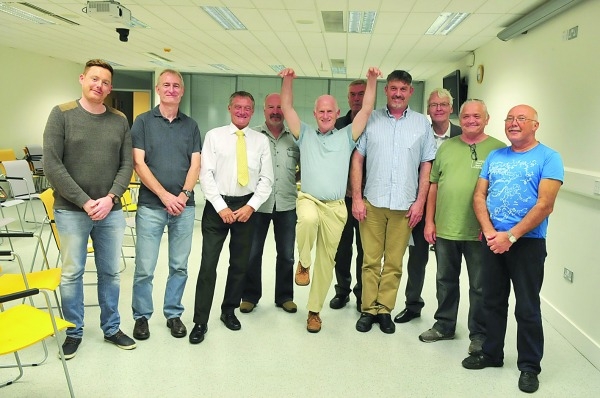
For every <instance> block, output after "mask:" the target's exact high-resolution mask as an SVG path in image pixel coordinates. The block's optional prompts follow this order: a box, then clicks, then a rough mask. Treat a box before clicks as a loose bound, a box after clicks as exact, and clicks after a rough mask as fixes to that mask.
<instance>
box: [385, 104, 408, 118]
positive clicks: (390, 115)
mask: <svg viewBox="0 0 600 398" xmlns="http://www.w3.org/2000/svg"><path fill="white" fill-rule="evenodd" d="M409 110H410V106H407V107H406V109H405V110H404V112H402V118H405V117H406V115H407V114H408V111H409ZM411 111H412V110H411ZM385 112H386V114H387V115H388V117H390V118H392V117H394V115H392V114H391V113H390V109H389V108H388V106H387V105H386V106H385Z"/></svg>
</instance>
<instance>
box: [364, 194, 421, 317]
mask: <svg viewBox="0 0 600 398" xmlns="http://www.w3.org/2000/svg"><path fill="white" fill-rule="evenodd" d="M365 205H366V208H367V218H366V219H365V220H364V221H362V222H361V223H360V237H361V240H362V246H363V251H364V257H363V266H362V283H363V290H362V312H368V313H369V314H373V315H376V314H389V313H391V312H392V310H393V309H394V306H395V305H396V296H397V294H398V287H399V286H400V277H401V276H402V257H404V252H405V251H406V247H407V246H408V239H409V237H410V233H411V228H410V227H409V226H408V218H406V210H390V209H386V208H378V207H375V206H373V205H371V204H370V203H369V202H368V201H367V200H365ZM382 259H383V265H382Z"/></svg>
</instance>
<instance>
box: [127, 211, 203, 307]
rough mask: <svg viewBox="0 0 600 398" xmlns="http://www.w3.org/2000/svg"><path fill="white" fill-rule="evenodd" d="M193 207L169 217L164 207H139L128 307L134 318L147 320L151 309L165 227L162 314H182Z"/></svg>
mask: <svg viewBox="0 0 600 398" xmlns="http://www.w3.org/2000/svg"><path fill="white" fill-rule="evenodd" d="M194 215H195V208H194V207H193V206H188V207H186V208H185V209H184V210H183V212H182V213H181V214H180V215H179V216H171V215H169V214H168V213H167V212H166V210H164V209H160V208H151V207H147V206H139V207H138V210H137V214H136V216H135V229H136V236H137V239H136V244H135V274H134V276H133V297H132V301H131V307H132V310H133V318H134V319H138V318H141V317H145V318H146V319H150V317H151V316H152V313H153V312H154V307H153V304H152V280H153V279H154V270H155V269H156V262H157V260H158V250H159V248H160V240H161V238H162V236H163V232H164V230H165V226H168V239H169V276H168V278H167V287H166V289H165V298H164V304H163V314H164V316H165V318H167V319H171V318H179V317H181V314H182V313H183V305H182V304H181V297H182V296H183V290H184V289H185V283H186V281H187V278H188V272H187V266H188V257H189V255H190V251H191V249H192V234H193V232H194Z"/></svg>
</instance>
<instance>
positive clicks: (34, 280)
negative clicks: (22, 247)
mask: <svg viewBox="0 0 600 398" xmlns="http://www.w3.org/2000/svg"><path fill="white" fill-rule="evenodd" d="M0 260H6V261H16V262H17V263H18V264H19V271H20V272H19V273H2V274H0V295H6V294H11V293H15V292H18V291H22V290H27V289H43V290H45V291H48V292H52V293H53V294H54V299H55V300H56V308H57V309H58V314H59V316H60V317H61V318H62V316H63V314H62V309H61V308H60V301H59V300H58V294H57V290H58V286H59V284H60V274H61V269H60V268H50V269H45V270H42V271H37V272H29V273H26V272H25V268H24V267H23V261H22V260H21V257H20V256H19V255H18V254H17V253H15V252H12V251H8V250H4V251H0ZM30 303H31V305H32V306H34V303H33V300H32V298H30ZM47 304H48V303H47ZM42 346H43V348H44V357H43V358H42V359H41V360H38V361H35V362H32V363H26V364H23V363H21V366H38V365H41V364H42V363H44V362H46V359H47V358H48V348H47V347H46V343H45V342H44V341H42ZM13 367H15V366H14V365H9V366H0V368H13Z"/></svg>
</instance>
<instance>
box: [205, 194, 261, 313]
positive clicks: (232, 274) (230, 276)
mask: <svg viewBox="0 0 600 398" xmlns="http://www.w3.org/2000/svg"><path fill="white" fill-rule="evenodd" d="M251 196H252V195H246V196H240V197H223V198H224V199H225V202H226V203H227V206H228V207H229V208H230V209H231V210H233V211H235V210H237V209H239V208H241V207H242V206H244V205H245V204H246V203H247V202H248V200H249V199H250V197H251ZM253 232H254V215H252V217H250V219H249V220H248V221H247V222H245V223H244V222H234V223H233V224H226V223H224V222H223V220H222V219H221V217H220V216H219V214H218V213H217V212H216V211H215V208H214V207H213V206H212V204H211V203H210V202H206V205H205V206H204V212H203V214H202V260H201V262H200V271H199V272H198V281H197V283H196V300H195V306H194V323H200V324H202V323H208V317H209V315H210V308H211V306H212V302H213V296H214V293H215V283H216V280H217V264H218V262H219V256H220V254H221V249H222V248H223V243H224V242H225V238H227V234H228V233H231V237H230V239H229V269H228V271H227V282H226V284H225V295H224V297H223V303H222V304H221V312H222V313H233V311H234V310H235V309H236V308H238V307H239V306H240V300H241V298H242V291H243V289H244V276H245V275H246V267H247V265H248V258H249V257H250V246H251V244H252V233H253Z"/></svg>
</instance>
